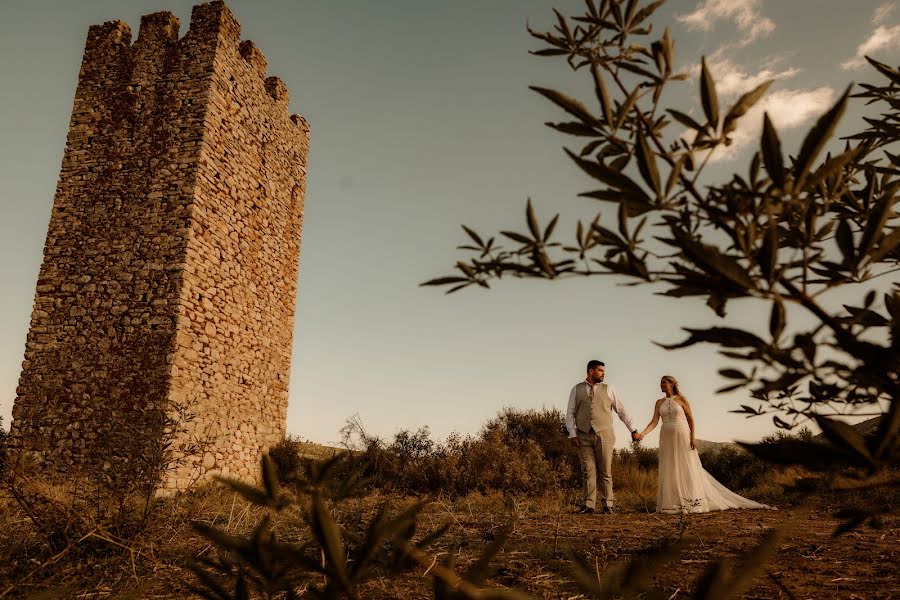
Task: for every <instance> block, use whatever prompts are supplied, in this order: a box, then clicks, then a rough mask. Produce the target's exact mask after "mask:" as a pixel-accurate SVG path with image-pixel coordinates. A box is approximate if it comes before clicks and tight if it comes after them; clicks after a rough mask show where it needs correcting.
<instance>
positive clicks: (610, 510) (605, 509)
mask: <svg viewBox="0 0 900 600" xmlns="http://www.w3.org/2000/svg"><path fill="white" fill-rule="evenodd" d="M615 512H616V511H615V510H613V507H612V506H604V507H603V514H604V515H611V514H614V513H615Z"/></svg>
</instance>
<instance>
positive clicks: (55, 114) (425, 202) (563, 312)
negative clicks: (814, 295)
mask: <svg viewBox="0 0 900 600" xmlns="http://www.w3.org/2000/svg"><path fill="white" fill-rule="evenodd" d="M0 4H2V10H3V14H4V15H5V18H4V19H3V21H2V22H0V56H3V59H2V60H0V81H2V82H3V85H2V86H0V273H2V274H3V281H4V282H5V286H4V287H5V289H4V292H3V293H2V294H0V416H2V418H3V421H4V425H5V426H7V427H8V424H9V419H10V414H11V411H12V404H13V400H14V398H15V388H16V385H17V380H18V376H19V371H20V369H21V362H22V357H23V353H24V346H25V336H26V333H27V329H28V323H29V319H30V314H31V309H32V302H33V298H34V287H35V283H36V280H37V273H38V269H39V267H40V262H41V258H42V250H43V244H44V240H45V236H46V229H47V224H48V222H49V216H50V209H51V206H52V202H53V193H54V189H55V185H56V181H57V177H58V175H59V168H60V161H61V159H62V152H63V148H64V144H65V138H66V133H67V128H68V120H69V116H70V114H71V110H72V99H73V96H74V91H75V86H76V83H77V75H78V69H79V65H80V61H81V54H82V50H83V45H84V40H85V36H86V34H87V30H88V27H89V26H90V25H92V24H96V23H102V22H104V21H108V20H113V19H122V20H124V21H126V22H127V23H129V24H130V25H131V27H132V30H133V32H134V34H135V37H136V33H137V28H138V24H139V22H140V16H141V15H142V14H147V13H151V12H156V11H160V10H170V11H172V12H174V13H175V14H176V15H177V16H178V17H179V18H180V19H181V22H182V28H181V31H182V34H184V32H185V31H186V30H187V26H188V23H189V22H190V8H191V5H192V4H193V2H188V1H184V0H129V1H124V0H79V1H78V2H71V1H68V0H67V1H62V0H53V1H51V0H31V1H30V2H27V3H25V2H19V1H18V0H2V2H0ZM228 5H229V7H230V8H231V10H232V11H233V12H234V14H235V16H236V17H237V19H238V20H239V21H240V23H241V25H242V36H243V39H250V40H253V41H254V42H256V44H257V46H258V47H259V48H260V50H261V51H262V52H263V53H264V54H265V56H266V58H267V59H268V69H269V74H272V75H278V76H279V77H281V78H282V80H284V82H285V83H286V85H287V86H288V88H289V90H290V94H291V110H292V112H299V113H301V114H303V115H304V116H305V117H306V118H307V119H308V120H309V122H310V123H311V126H312V135H311V147H310V157H309V167H308V173H309V176H308V177H309V179H308V186H307V192H306V200H305V212H304V231H303V238H302V246H301V261H300V278H299V295H298V301H297V317H296V324H295V334H294V350H293V361H292V368H291V383H290V404H289V409H288V423H287V429H288V432H289V433H291V434H294V435H297V436H300V437H302V438H304V439H307V440H311V441H314V442H318V443H336V442H338V441H339V439H340V435H339V430H340V428H341V426H342V425H343V424H344V423H345V422H346V420H347V419H348V418H349V417H351V416H353V415H358V417H359V419H360V420H361V422H362V423H363V424H364V426H365V427H366V429H367V431H368V432H369V433H370V434H374V435H379V436H382V437H385V438H390V437H391V436H393V435H394V434H395V433H396V432H398V431H400V430H402V429H410V428H412V429H415V428H418V427H421V426H428V427H429V428H430V430H431V432H432V434H433V435H434V437H435V438H437V439H443V438H445V437H446V436H447V435H448V434H450V433H451V432H454V431H455V432H459V433H462V434H475V433H477V432H478V431H479V429H480V428H481V426H482V425H483V424H484V422H485V421H486V420H487V419H489V418H491V417H493V416H495V415H496V414H497V413H498V412H499V411H500V410H501V409H503V408H504V407H515V408H518V409H541V408H553V407H555V408H559V409H564V407H565V403H566V400H567V398H568V392H569V390H570V389H571V387H572V385H574V384H575V383H577V382H578V381H580V380H582V379H583V377H584V367H585V363H586V362H587V361H588V360H589V359H593V358H597V359H600V360H603V361H605V362H606V365H607V380H608V381H609V382H610V383H613V384H614V385H615V386H616V387H617V389H618V391H619V395H620V397H621V398H622V400H623V402H624V404H625V405H626V407H627V409H628V410H629V412H630V413H631V414H632V415H633V416H634V420H635V426H636V427H643V425H644V424H646V422H647V421H649V419H650V416H651V412H652V407H653V402H654V400H655V399H656V398H658V397H659V389H658V381H659V377H660V376H661V375H663V374H666V373H669V374H673V375H675V376H676V377H677V378H678V379H679V380H680V381H681V384H682V385H681V388H682V391H683V392H684V393H685V395H686V396H687V397H688V399H689V400H690V401H691V404H692V406H693V410H694V415H695V418H696V421H697V435H698V437H699V438H702V439H707V440H712V441H727V440H733V439H741V440H755V439H758V438H759V437H761V436H762V435H765V434H767V433H770V432H772V431H773V430H774V426H773V425H772V423H771V421H770V420H768V418H767V417H757V418H754V419H749V420H748V419H746V418H744V417H743V416H741V415H735V414H730V413H729V412H728V411H729V410H732V409H734V408H737V406H738V405H739V404H740V403H742V402H746V400H747V398H746V392H735V393H730V394H727V395H716V394H715V390H716V389H717V388H719V387H722V386H723V385H724V380H722V379H721V378H720V377H719V375H718V374H717V372H718V370H719V369H721V368H723V367H726V366H729V363H728V362H727V360H725V359H723V358H721V357H719V356H718V355H717V354H716V353H715V352H714V351H713V350H711V349H709V348H702V347H695V348H692V349H687V350H681V351H677V352H665V351H663V350H662V349H660V348H659V347H658V346H656V345H654V343H653V342H654V341H661V342H674V341H678V340H680V339H682V337H683V334H682V333H681V328H682V327H692V326H693V327H697V326H705V325H710V324H713V323H717V324H720V325H730V326H752V325H755V324H757V322H758V321H759V320H760V319H761V318H762V315H763V313H761V312H760V310H759V308H758V307H754V306H752V305H742V304H740V303H736V304H732V305H731V306H730V308H729V312H728V315H727V317H726V319H725V320H724V321H722V320H720V319H718V318H716V317H715V315H714V314H713V313H712V312H711V311H709V309H707V308H706V307H705V306H704V303H703V301H702V300H691V299H687V300H684V299H683V300H672V299H668V298H662V297H660V296H656V295H654V292H655V291H658V290H655V289H654V288H652V287H649V286H638V287H624V286H622V285H621V283H622V280H616V279H614V278H609V277H602V278H589V279H577V280H575V279H573V280H565V281H557V282H546V281H524V280H504V281H501V282H498V284H497V285H495V286H494V287H492V289H491V290H482V289H476V290H466V291H463V292H461V293H457V294H453V295H450V296H445V295H444V294H443V293H442V292H441V291H440V290H437V289H433V288H420V287H419V286H418V284H419V283H421V282H422V281H425V280H427V279H430V278H432V277H436V276H439V275H443V274H446V273H447V272H448V271H449V270H450V268H451V267H452V265H453V264H454V263H455V261H456V260H457V258H458V256H459V255H458V254H457V252H456V250H455V246H456V245H458V244H462V243H465V241H466V238H465V234H464V233H463V231H462V229H461V228H460V224H462V223H465V224H467V225H469V226H471V227H474V228H476V229H477V230H478V231H482V232H494V231H496V230H498V229H510V228H520V229H521V228H523V227H524V207H525V202H526V199H527V198H531V199H532V201H533V202H534V205H535V209H536V210H537V212H538V214H539V215H540V216H541V218H542V220H546V219H548V218H549V217H550V216H552V215H553V214H555V213H557V212H559V213H561V221H560V225H559V228H558V231H562V232H571V231H574V224H575V222H576V221H577V220H578V219H589V218H590V217H591V216H592V215H593V214H594V212H595V211H596V209H597V208H598V205H597V204H596V203H595V201H592V200H586V199H580V198H578V197H577V194H578V193H580V192H583V191H586V190H588V189H591V184H590V182H589V181H588V180H587V178H586V177H585V176H584V175H583V174H582V173H581V172H580V171H579V170H578V168H577V167H576V166H574V165H573V164H572V163H571V161H569V159H568V158H566V157H565V155H564V153H563V152H562V146H563V144H565V143H567V142H568V140H567V139H565V138H564V137H563V136H561V134H558V133H556V132H554V131H552V130H550V129H549V128H547V127H545V126H544V125H543V123H544V122H546V121H558V120H562V119H560V114H559V113H558V112H557V111H556V110H555V109H554V107H553V106H551V105H550V104H549V103H548V102H547V101H546V100H544V99H542V98H541V97H539V96H538V95H537V94H535V93H533V92H531V91H529V90H528V86H529V85H541V86H545V87H553V88H556V89H560V90H561V91H566V92H569V93H572V94H573V95H580V97H582V98H585V99H586V100H589V99H590V88H589V87H588V86H587V85H586V84H587V82H586V81H585V78H584V75H583V73H581V72H579V73H577V74H573V73H572V72H571V71H569V70H568V69H567V68H566V67H564V65H563V64H562V63H561V61H559V60H553V59H547V58H539V57H535V56H532V55H529V53H528V51H529V50H535V49H538V48H539V47H540V46H539V45H538V44H536V43H534V41H533V40H532V38H530V36H529V35H528V34H527V32H526V23H530V24H531V26H532V27H535V28H540V29H546V28H549V27H551V26H552V24H553V22H554V18H555V17H554V16H553V13H552V10H551V9H552V7H554V6H555V7H557V8H559V9H560V10H562V11H563V12H564V13H568V14H578V13H580V12H581V11H582V9H583V6H584V4H583V2H582V0H571V1H568V0H567V1H559V2H556V3H553V4H551V3H550V2H546V1H543V0H454V1H453V2H449V1H438V0H427V1H426V0H390V1H383V2H370V1H367V0H356V1H350V0H302V1H301V0H293V1H288V0H281V1H275V0H270V1H264V0H253V1H252V2H251V1H249V0H246V1H245V0H231V1H229V2H228ZM654 23H655V27H656V29H655V30H660V31H661V29H662V28H663V27H665V26H669V27H670V28H671V30H672V35H673V37H674V38H675V40H676V43H677V46H676V62H677V64H679V65H681V66H682V68H683V69H684V70H688V71H691V72H695V71H696V68H697V65H698V64H699V60H700V56H701V55H705V56H706V57H707V60H708V63H709V65H710V68H711V70H712V72H713V75H714V77H715V79H716V81H717V82H718V90H719V95H720V97H721V102H720V103H721V104H723V105H728V104H729V102H733V100H734V99H735V98H737V97H738V96H739V95H740V94H741V93H743V92H745V91H748V90H749V89H751V88H752V87H754V86H755V85H757V84H758V83H760V82H762V81H763V80H766V79H770V78H775V79H776V83H775V84H774V85H773V86H772V88H771V89H770V91H769V93H768V94H767V96H766V98H765V99H764V100H763V101H762V102H761V103H760V104H759V106H758V107H756V108H755V109H754V110H753V111H751V113H749V114H748V115H747V116H746V117H745V118H744V119H743V122H742V124H741V127H740V128H739V130H738V131H737V132H736V134H735V143H734V144H733V145H732V146H731V147H730V148H729V149H728V151H727V152H723V153H721V154H720V155H717V156H716V157H715V159H714V161H713V162H712V164H711V166H710V168H709V177H710V180H721V179H722V178H725V177H727V175H728V174H730V173H732V172H734V171H735V170H737V171H739V172H746V169H747V165H748V163H749V156H750V153H751V151H752V150H751V148H752V147H753V145H754V144H756V143H757V140H758V139H759V129H760V124H761V115H762V111H763V110H765V111H768V112H769V115H770V117H771V118H772V120H773V122H774V123H775V125H776V127H778V129H779V132H780V135H781V139H782V145H783V147H784V149H785V151H786V152H796V150H797V149H798V148H799V145H800V143H801V141H802V138H803V135H804V134H805V132H806V131H807V130H808V129H809V127H810V126H811V125H812V123H813V122H814V121H815V119H816V118H817V117H818V115H820V114H821V113H823V112H824V111H825V110H827V108H828V107H829V106H830V105H831V104H832V103H833V102H834V101H835V99H836V98H837V97H838V96H839V95H840V93H841V92H842V91H843V89H844V88H845V87H846V86H847V85H848V83H850V82H851V81H857V82H858V81H872V80H873V79H875V78H874V76H873V75H872V70H871V69H870V68H869V67H868V66H867V65H866V64H865V62H864V60H863V59H862V56H863V55H864V54H870V55H873V56H875V57H876V58H879V59H881V60H884V61H889V62H892V64H895V63H896V58H897V56H898V55H900V10H898V7H897V3H895V2H884V1H877V0H874V1H869V0H859V1H857V2H853V3H850V2H844V1H842V0H792V1H791V2H778V1H775V0H704V1H702V2H696V1H695V0H670V2H668V3H667V4H666V5H664V7H663V8H662V9H660V10H659V11H658V12H657V14H656V16H655V18H654ZM696 90H697V82H696V79H691V80H690V81H688V82H687V83H685V84H684V85H683V86H682V87H681V89H680V91H677V92H676V93H674V94H673V95H672V99H671V102H672V105H673V106H675V107H678V108H681V109H682V110H684V111H685V112H692V113H693V114H699V108H698V107H699V101H698V100H697V91H696ZM692 107H693V108H692ZM859 115H860V110H859V108H858V107H856V106H853V107H851V109H850V110H849V111H848V114H847V116H846V117H845V119H844V123H843V125H842V128H843V129H841V130H839V132H840V131H844V132H847V131H849V129H847V128H848V127H852V126H853V124H854V122H856V123H858V122H859V121H858V119H859ZM568 235H569V237H571V234H570V233H569V234H568ZM617 427H618V441H619V445H620V446H621V445H624V444H625V443H626V441H627V434H626V431H625V429H624V427H623V426H621V425H618V426H617ZM657 432H658V430H657ZM657 432H655V433H654V434H652V435H651V436H649V437H648V438H647V442H646V443H648V444H649V445H651V446H652V445H656V435H658V433H657Z"/></svg>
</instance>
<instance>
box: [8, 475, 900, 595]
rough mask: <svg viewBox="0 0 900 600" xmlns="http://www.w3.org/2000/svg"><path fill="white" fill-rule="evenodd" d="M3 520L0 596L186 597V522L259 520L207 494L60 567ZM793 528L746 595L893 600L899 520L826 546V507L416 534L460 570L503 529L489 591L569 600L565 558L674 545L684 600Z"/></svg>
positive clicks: (570, 520)
mask: <svg viewBox="0 0 900 600" xmlns="http://www.w3.org/2000/svg"><path fill="white" fill-rule="evenodd" d="M385 500H390V501H391V502H392V504H394V505H396V506H402V505H403V504H405V503H408V502H411V501H412V499H409V498H400V497H392V496H385V495H378V494H376V495H373V496H369V497H366V498H363V499H357V500H349V501H346V502H345V503H344V504H342V505H341V506H340V508H339V509H338V511H337V516H338V519H339V520H340V521H342V522H343V524H344V525H346V526H348V527H349V528H354V527H355V526H356V525H358V523H356V521H358V520H359V521H361V520H365V521H367V520H368V519H369V518H371V515H372V514H373V513H374V511H375V508H376V507H377V506H378V505H379V504H381V503H382V502H383V501H385ZM166 511H168V512H166ZM14 513H15V506H13V505H12V504H10V503H5V504H0V517H2V522H3V523H5V524H6V526H5V527H4V528H3V529H4V530H3V531H2V532H0V544H2V546H0V598H28V597H33V598H77V599H88V598H126V597H127V598H158V599H172V598H192V597H197V596H194V595H193V594H192V593H191V592H190V588H189V584H190V583H192V582H195V579H194V576H193V575H192V574H191V573H190V571H188V570H187V569H186V568H185V564H186V562H187V560H188V559H189V558H190V557H196V556H198V555H201V554H207V553H209V552H211V551H212V548H211V546H210V545H209V544H208V543H207V542H206V541H205V540H203V539H202V538H200V537H198V536H197V535H196V534H194V533H193V532H192V530H191V528H190V526H189V525H188V517H190V518H201V519H204V520H207V521H212V522H215V523H216V524H217V525H218V526H220V527H222V528H225V529H227V530H229V531H232V532H241V531H248V530H250V529H251V528H252V526H253V525H254V524H255V523H256V522H258V520H259V518H260V517H261V515H262V513H261V512H260V509H258V508H255V507H250V506H247V505H246V504H245V503H244V502H243V501H242V500H241V499H240V498H239V497H237V496H235V495H234V494H232V493H231V492H226V491H224V490H223V491H215V492H208V493H205V494H199V495H197V497H195V498H191V499H188V500H187V501H184V502H182V503H180V504H175V505H173V506H171V507H169V508H167V509H163V510H162V511H161V512H160V513H158V515H157V517H156V518H155V519H154V524H153V525H152V526H151V527H150V528H149V529H148V530H147V531H145V532H144V533H142V534H141V536H140V537H138V538H136V539H134V540H132V541H131V542H129V543H128V544H127V545H126V546H127V547H126V546H121V547H120V546H117V545H116V543H117V540H115V539H107V540H103V539H102V536H100V537H98V536H96V535H95V536H93V537H89V538H87V539H85V540H82V541H80V542H78V543H77V544H74V545H72V546H71V547H70V548H69V549H68V550H66V551H65V553H64V554H63V555H62V556H58V554H59V553H57V555H54V554H51V553H49V552H47V551H46V549H45V548H44V549H42V546H41V543H40V541H39V538H38V537H37V536H32V535H31V534H30V533H29V530H28V527H29V523H28V520H27V519H25V518H22V516H21V515H19V516H18V517H17V516H16V515H15V514H14ZM792 520H794V521H796V523H795V526H794V529H793V532H792V533H791V534H790V535H789V536H788V537H787V538H786V539H785V540H784V543H783V544H782V545H781V546H780V548H779V549H778V552H777V554H776V556H775V558H774V560H773V561H771V562H770V563H769V565H768V568H767V570H766V572H765V574H763V575H762V576H760V577H758V578H757V580H756V581H755V583H754V586H753V588H752V589H751V590H750V591H749V592H748V593H747V594H746V595H745V596H744V597H745V598H788V599H790V598H797V599H806V598H814V599H816V600H821V599H823V598H866V599H868V598H883V599H887V598H900V575H898V564H900V544H898V542H900V519H898V518H897V517H889V518H888V519H886V520H885V523H884V526H883V527H882V528H881V529H871V528H863V529H860V530H858V531H855V532H852V533H849V534H847V535H844V536H841V537H838V538H832V537H831V533H832V531H833V530H834V527H835V526H836V525H837V523H838V521H837V520H836V519H834V518H833V517H832V516H831V513H830V509H829V507H827V506H821V507H819V508H817V509H814V510H812V511H811V512H803V511H801V510H799V509H796V508H793V509H792V508H786V509H781V510H777V511H768V510H757V511H732V512H724V513H712V514H705V515H690V516H684V517H682V516H670V515H658V514H655V513H647V512H638V511H635V510H622V511H621V512H618V513H617V514H614V515H577V514H573V512H572V505H571V502H570V498H565V497H563V496H562V495H555V496H548V497H544V498H525V499H504V498H502V497H500V496H478V495H476V496H470V497H467V498H463V499H459V500H455V501H449V500H436V501H434V502H433V503H432V504H431V505H429V507H428V508H427V509H426V510H425V511H424V513H423V514H422V518H421V527H420V531H422V532H427V531H429V530H431V529H432V528H436V527H438V526H440V525H442V524H444V523H449V524H450V530H449V532H448V533H447V535H446V536H445V537H443V538H441V540H440V542H439V543H437V544H436V545H434V546H433V547H432V549H431V554H432V555H434V556H435V557H436V559H437V561H438V562H443V561H444V560H445V559H446V556H447V553H448V552H449V551H450V550H451V549H453V548H457V552H458V562H457V565H458V566H457V569H458V570H459V571H460V572H461V571H462V570H463V568H464V567H465V565H466V564H467V563H469V562H471V561H474V560H475V559H476V558H477V557H478V555H479V554H480V553H481V552H482V550H483V549H484V548H485V547H486V546H487V545H488V544H489V543H490V542H491V541H492V540H493V539H494V538H495V536H496V535H497V534H498V532H499V531H500V530H501V529H502V528H503V526H504V525H505V524H507V523H510V522H512V523H513V531H512V534H511V535H510V537H509V539H508V541H507V543H506V545H505V547H504V549H503V550H502V551H501V553H500V554H499V555H498V556H497V557H496V558H495V560H494V563H493V564H494V565H495V566H496V570H495V573H494V576H493V577H492V578H491V579H490V580H489V583H490V585H492V586H496V587H515V588H518V589H520V590H524V591H527V592H529V593H531V594H533V595H534V596H537V597H540V598H548V599H549V598H553V599H567V600H574V599H576V598H584V597H585V596H583V595H581V594H580V593H579V591H578V588H577V586H576V585H575V584H574V583H573V579H572V577H571V572H572V561H571V559H570V556H571V554H570V552H571V551H575V552H576V553H578V554H579V555H580V556H581V557H582V558H583V559H584V561H585V562H586V563H587V564H589V565H592V566H593V568H594V569H595V570H596V571H597V572H598V573H603V572H604V571H605V570H606V569H607V568H608V567H609V566H610V565H612V564H614V563H616V562H617V561H620V560H624V559H628V558H629V557H631V556H634V555H640V554H641V553H643V552H646V551H648V550H650V549H654V548H660V547H663V546H666V545H669V544H671V543H673V542H675V541H676V540H678V539H681V540H682V541H683V543H684V549H683V551H682V554H681V556H680V559H678V560H676V561H675V562H672V563H669V564H667V565H666V566H665V567H663V568H662V569H661V570H660V571H659V572H658V573H657V574H656V576H655V578H654V580H655V585H656V586H657V587H658V588H660V589H662V590H664V592H665V593H666V596H667V597H669V598H671V599H677V598H687V597H689V594H690V593H691V591H692V590H694V588H695V585H696V582H697V580H698V578H699V577H700V576H701V575H702V574H703V572H704V571H705V570H706V569H707V567H708V566H709V565H710V564H711V563H712V562H715V561H717V560H719V559H720V558H722V557H728V558H731V559H733V560H737V561H738V562H739V561H740V557H741V555H742V554H743V553H745V552H747V551H748V550H749V549H750V548H751V547H753V546H754V545H755V544H756V543H757V542H758V541H759V540H760V538H761V536H762V535H763V534H764V533H765V532H766V531H768V530H770V529H771V528H774V527H777V526H779V525H781V524H783V523H785V522H788V521H792ZM276 523H277V529H278V530H280V533H281V536H280V537H281V538H282V539H285V538H290V537H291V536H297V535H302V531H303V530H302V529H300V528H298V526H297V525H296V521H295V520H294V516H291V515H282V516H280V517H279V518H278V521H277V522H276ZM26 538H28V539H26ZM424 571H425V568H416V569H413V570H412V571H410V572H408V573H406V574H405V575H403V576H401V577H399V578H396V579H387V578H379V579H374V580H372V581H371V582H370V583H368V584H366V586H365V587H364V589H363V590H362V591H363V593H362V594H361V597H363V598H373V599H385V600H386V599H389V598H429V597H433V595H432V592H431V589H432V580H431V577H430V576H428V575H426V574H425V573H424ZM38 592H40V593H38ZM35 593H38V594H37V595H34V594H35Z"/></svg>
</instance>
